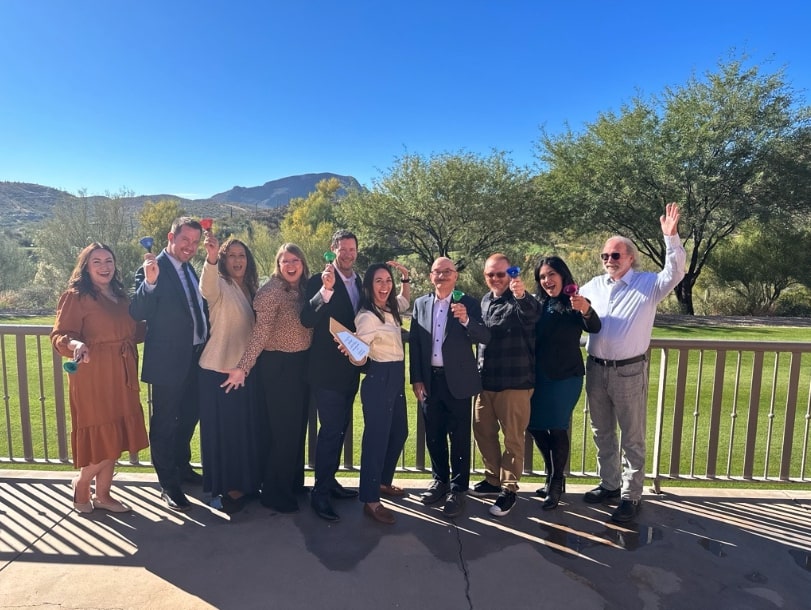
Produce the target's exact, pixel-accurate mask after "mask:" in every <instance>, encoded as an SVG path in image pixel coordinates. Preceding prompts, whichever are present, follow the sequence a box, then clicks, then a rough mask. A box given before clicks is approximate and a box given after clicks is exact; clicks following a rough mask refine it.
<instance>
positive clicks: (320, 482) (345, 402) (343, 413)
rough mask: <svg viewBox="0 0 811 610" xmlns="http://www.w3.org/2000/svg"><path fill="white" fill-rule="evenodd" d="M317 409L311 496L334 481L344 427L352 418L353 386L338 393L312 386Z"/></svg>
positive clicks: (355, 392)
mask: <svg viewBox="0 0 811 610" xmlns="http://www.w3.org/2000/svg"><path fill="white" fill-rule="evenodd" d="M312 393H313V396H314V397H315V404H316V408H317V409H318V421H319V423H320V427H319V429H318V441H317V443H316V446H315V485H314V486H313V495H315V496H318V495H326V494H328V493H329V491H330V490H331V489H332V488H334V487H335V486H336V485H337V484H338V482H337V481H336V480H335V473H336V472H338V464H339V462H340V459H341V447H343V444H344V436H346V429H347V427H348V426H349V422H350V421H351V419H352V404H353V403H354V402H355V394H357V393H358V388H357V385H356V386H355V387H354V388H352V389H351V390H348V391H345V392H338V391H336V390H328V389H326V388H312Z"/></svg>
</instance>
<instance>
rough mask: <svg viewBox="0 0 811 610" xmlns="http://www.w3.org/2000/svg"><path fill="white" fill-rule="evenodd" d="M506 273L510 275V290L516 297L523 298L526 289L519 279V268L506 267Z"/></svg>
mask: <svg viewBox="0 0 811 610" xmlns="http://www.w3.org/2000/svg"><path fill="white" fill-rule="evenodd" d="M507 275H509V276H510V292H512V293H513V295H515V298H516V299H523V298H524V297H525V296H526V294H527V289H526V287H525V286H524V281H523V280H522V279H521V268H520V267H516V266H512V267H510V268H508V269H507Z"/></svg>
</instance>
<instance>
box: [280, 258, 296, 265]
mask: <svg viewBox="0 0 811 610" xmlns="http://www.w3.org/2000/svg"><path fill="white" fill-rule="evenodd" d="M300 262H301V259H300V258H291V259H290V260H289V261H286V260H280V261H279V264H280V265H298V264H299V263H300Z"/></svg>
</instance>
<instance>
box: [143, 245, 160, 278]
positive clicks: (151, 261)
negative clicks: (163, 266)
mask: <svg viewBox="0 0 811 610" xmlns="http://www.w3.org/2000/svg"><path fill="white" fill-rule="evenodd" d="M160 272H161V270H160V267H158V260H157V258H156V257H155V255H154V254H152V253H151V252H147V253H146V254H144V279H146V281H147V282H148V283H150V284H157V282H158V276H159V275H160Z"/></svg>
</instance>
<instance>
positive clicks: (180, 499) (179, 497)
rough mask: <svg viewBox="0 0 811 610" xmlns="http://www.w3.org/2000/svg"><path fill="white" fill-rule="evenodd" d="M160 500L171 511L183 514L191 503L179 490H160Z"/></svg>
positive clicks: (189, 507)
mask: <svg viewBox="0 0 811 610" xmlns="http://www.w3.org/2000/svg"><path fill="white" fill-rule="evenodd" d="M161 500H163V501H164V502H166V506H168V507H169V508H170V509H171V510H176V511H180V512H185V511H187V510H189V509H191V502H189V499H188V498H187V497H186V495H185V494H184V493H183V492H182V491H180V489H163V490H161Z"/></svg>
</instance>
